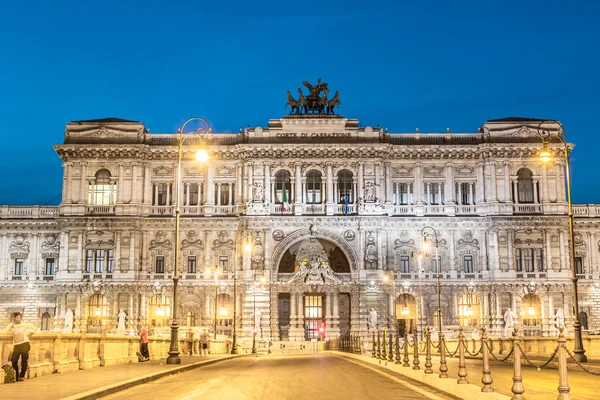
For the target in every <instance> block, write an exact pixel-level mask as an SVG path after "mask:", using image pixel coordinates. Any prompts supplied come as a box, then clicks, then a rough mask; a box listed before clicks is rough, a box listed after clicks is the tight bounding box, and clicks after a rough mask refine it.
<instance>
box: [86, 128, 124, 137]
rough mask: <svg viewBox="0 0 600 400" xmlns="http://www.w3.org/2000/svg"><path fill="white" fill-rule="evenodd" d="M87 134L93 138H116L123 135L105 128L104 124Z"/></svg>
mask: <svg viewBox="0 0 600 400" xmlns="http://www.w3.org/2000/svg"><path fill="white" fill-rule="evenodd" d="M88 136H89V137H91V138H95V139H116V138H120V137H123V134H122V133H117V132H114V131H112V130H109V129H107V128H106V127H105V126H103V127H101V128H100V129H98V130H96V131H94V132H91V133H89V135H88Z"/></svg>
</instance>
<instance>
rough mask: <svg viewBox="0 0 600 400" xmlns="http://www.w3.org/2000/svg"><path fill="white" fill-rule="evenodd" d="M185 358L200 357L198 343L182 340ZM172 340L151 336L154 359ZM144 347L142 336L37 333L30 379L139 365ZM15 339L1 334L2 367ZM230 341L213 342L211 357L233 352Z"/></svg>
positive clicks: (163, 355) (165, 353)
mask: <svg viewBox="0 0 600 400" xmlns="http://www.w3.org/2000/svg"><path fill="white" fill-rule="evenodd" d="M179 342H180V343H179V351H180V352H181V354H180V355H181V356H184V355H198V354H199V352H198V350H199V346H198V342H197V341H195V342H190V341H188V340H185V339H180V341H179ZM169 345H170V340H169V338H164V337H150V338H149V345H148V349H149V352H150V359H151V360H160V359H166V358H167V356H168V352H169ZM139 348H140V339H139V337H138V336H124V335H99V334H85V333H84V334H75V333H58V334H57V333H36V334H34V335H33V336H32V337H31V351H30V353H29V372H28V377H29V378H34V377H37V376H41V375H47V374H52V373H63V372H70V371H77V370H79V369H89V368H96V367H104V366H111V365H118V364H128V363H137V362H138V358H137V356H136V352H137V351H139ZM12 349H13V344H12V336H11V335H9V334H5V333H2V334H0V365H6V364H9V363H10V359H9V356H10V354H11V353H12ZM229 351H230V345H229V341H227V340H216V341H211V342H210V344H209V352H210V353H211V354H225V353H229Z"/></svg>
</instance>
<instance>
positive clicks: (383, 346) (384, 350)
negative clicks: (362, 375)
mask: <svg viewBox="0 0 600 400" xmlns="http://www.w3.org/2000/svg"><path fill="white" fill-rule="evenodd" d="M386 333H387V331H386V330H385V329H384V330H383V340H382V343H381V359H382V360H383V361H387V354H386V353H387V345H386V341H385V336H386Z"/></svg>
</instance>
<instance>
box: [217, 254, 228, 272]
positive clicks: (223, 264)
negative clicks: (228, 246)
mask: <svg viewBox="0 0 600 400" xmlns="http://www.w3.org/2000/svg"><path fill="white" fill-rule="evenodd" d="M219 270H221V271H222V272H227V271H228V270H229V257H227V256H219Z"/></svg>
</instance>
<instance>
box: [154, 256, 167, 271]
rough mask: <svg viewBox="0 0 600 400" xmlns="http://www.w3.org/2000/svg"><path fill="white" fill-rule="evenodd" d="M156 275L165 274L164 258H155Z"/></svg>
mask: <svg viewBox="0 0 600 400" xmlns="http://www.w3.org/2000/svg"><path fill="white" fill-rule="evenodd" d="M155 270H156V273H157V274H164V273H165V257H164V256H156V268H155Z"/></svg>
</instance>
